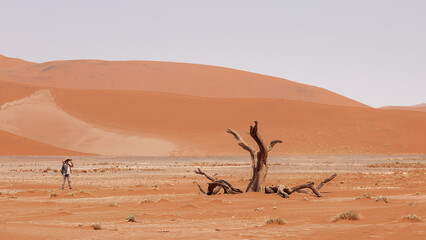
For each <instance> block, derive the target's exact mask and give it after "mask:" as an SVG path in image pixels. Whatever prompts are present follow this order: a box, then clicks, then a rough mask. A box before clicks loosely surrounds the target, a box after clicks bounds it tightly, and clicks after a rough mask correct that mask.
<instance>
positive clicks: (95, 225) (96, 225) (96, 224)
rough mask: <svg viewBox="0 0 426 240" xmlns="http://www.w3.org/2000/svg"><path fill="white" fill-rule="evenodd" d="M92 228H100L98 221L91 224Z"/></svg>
mask: <svg viewBox="0 0 426 240" xmlns="http://www.w3.org/2000/svg"><path fill="white" fill-rule="evenodd" d="M92 227H93V230H101V224H100V223H94V224H92Z"/></svg>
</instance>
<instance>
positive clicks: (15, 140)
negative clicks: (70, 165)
mask: <svg viewBox="0 0 426 240" xmlns="http://www.w3.org/2000/svg"><path fill="white" fill-rule="evenodd" d="M0 155H58V156H60V155H89V154H84V153H79V152H75V151H70V150H66V149H61V148H57V147H54V146H50V145H47V144H43V143H39V142H36V141H33V140H30V139H26V138H23V137H20V136H16V135H14V134H11V133H8V132H5V131H2V130H0Z"/></svg>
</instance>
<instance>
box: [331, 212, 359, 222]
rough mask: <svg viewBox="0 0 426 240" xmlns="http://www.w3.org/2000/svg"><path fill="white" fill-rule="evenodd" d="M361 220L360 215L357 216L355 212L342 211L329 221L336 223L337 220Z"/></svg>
mask: <svg viewBox="0 0 426 240" xmlns="http://www.w3.org/2000/svg"><path fill="white" fill-rule="evenodd" d="M360 219H361V215H359V214H358V213H357V212H355V211H344V212H341V213H339V214H337V215H336V216H334V217H333V218H332V219H331V221H332V222H337V221H339V220H360Z"/></svg>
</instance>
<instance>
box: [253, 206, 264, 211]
mask: <svg viewBox="0 0 426 240" xmlns="http://www.w3.org/2000/svg"><path fill="white" fill-rule="evenodd" d="M254 211H255V212H264V211H265V208H263V207H262V208H255V209H254Z"/></svg>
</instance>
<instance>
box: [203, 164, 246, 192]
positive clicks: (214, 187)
mask: <svg viewBox="0 0 426 240" xmlns="http://www.w3.org/2000/svg"><path fill="white" fill-rule="evenodd" d="M195 173H196V174H200V175H204V176H205V177H206V178H207V179H209V180H210V181H211V183H209V186H208V188H207V192H206V191H204V190H203V188H202V187H201V186H200V184H197V185H198V188H199V189H200V191H201V192H202V193H204V194H206V195H215V194H218V193H219V192H220V190H221V189H223V192H224V193H225V194H238V193H243V191H241V190H240V189H238V188H234V187H233V186H232V185H231V184H230V183H228V182H227V181H225V180H216V178H214V177H212V176H209V175H208V174H207V173H205V172H203V171H201V169H199V168H197V171H195Z"/></svg>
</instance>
